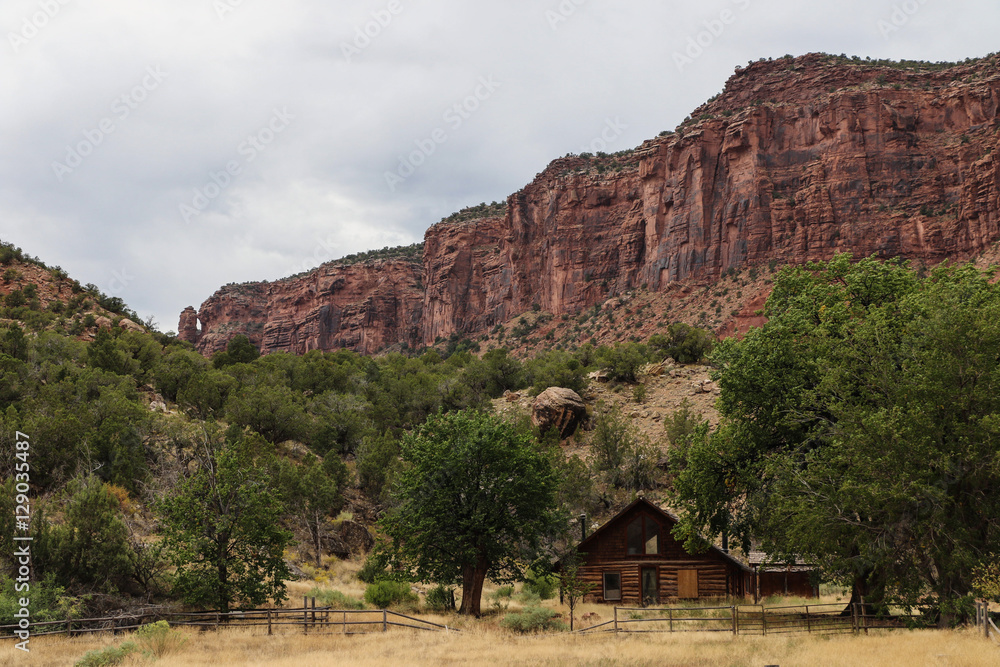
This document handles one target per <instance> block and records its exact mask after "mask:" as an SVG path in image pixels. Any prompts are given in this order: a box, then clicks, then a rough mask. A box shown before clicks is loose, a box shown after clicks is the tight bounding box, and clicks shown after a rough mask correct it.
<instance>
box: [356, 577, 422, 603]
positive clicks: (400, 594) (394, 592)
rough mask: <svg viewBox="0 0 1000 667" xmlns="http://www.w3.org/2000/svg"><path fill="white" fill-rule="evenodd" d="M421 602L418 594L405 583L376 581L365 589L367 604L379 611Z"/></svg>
mask: <svg viewBox="0 0 1000 667" xmlns="http://www.w3.org/2000/svg"><path fill="white" fill-rule="evenodd" d="M418 601H419V598H418V597H417V594H416V593H414V592H413V591H412V590H410V585H409V584H408V583H406V582H405V581H388V580H385V579H383V580H382V581H376V582H375V583H374V584H369V585H368V588H366V589H365V602H367V603H368V604H370V605H372V606H373V607H377V608H379V609H386V608H388V607H392V606H394V605H407V604H409V605H412V604H416V603H417V602H418Z"/></svg>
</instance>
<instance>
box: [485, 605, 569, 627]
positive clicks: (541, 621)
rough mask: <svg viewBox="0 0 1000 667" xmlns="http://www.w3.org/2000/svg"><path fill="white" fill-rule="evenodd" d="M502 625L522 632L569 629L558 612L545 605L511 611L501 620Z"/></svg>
mask: <svg viewBox="0 0 1000 667" xmlns="http://www.w3.org/2000/svg"><path fill="white" fill-rule="evenodd" d="M500 627H502V628H505V629H507V630H510V631H512V632H522V633H528V632H546V631H551V630H566V629H568V628H567V626H566V624H565V623H563V622H562V620H560V618H559V613H558V612H556V611H555V610H552V609H546V608H545V607H525V608H524V609H523V610H521V611H515V612H511V613H510V614H507V615H506V616H504V617H503V620H502V621H500Z"/></svg>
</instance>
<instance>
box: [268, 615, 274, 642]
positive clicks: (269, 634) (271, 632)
mask: <svg viewBox="0 0 1000 667" xmlns="http://www.w3.org/2000/svg"><path fill="white" fill-rule="evenodd" d="M272 634H273V631H272V630H271V610H270V609H268V610H267V636H268V637H270V636H271V635H272Z"/></svg>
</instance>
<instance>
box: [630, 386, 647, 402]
mask: <svg viewBox="0 0 1000 667" xmlns="http://www.w3.org/2000/svg"><path fill="white" fill-rule="evenodd" d="M632 398H633V400H635V402H636V403H645V402H646V385H644V384H642V383H639V384H637V385H636V386H635V388H634V389H633V390H632Z"/></svg>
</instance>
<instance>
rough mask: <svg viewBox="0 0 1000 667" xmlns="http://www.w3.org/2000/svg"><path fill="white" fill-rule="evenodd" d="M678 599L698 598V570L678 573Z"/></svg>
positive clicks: (679, 571)
mask: <svg viewBox="0 0 1000 667" xmlns="http://www.w3.org/2000/svg"><path fill="white" fill-rule="evenodd" d="M677 597H679V598H681V599H682V600H694V599H695V598H697V597H698V570H678V571H677Z"/></svg>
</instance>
